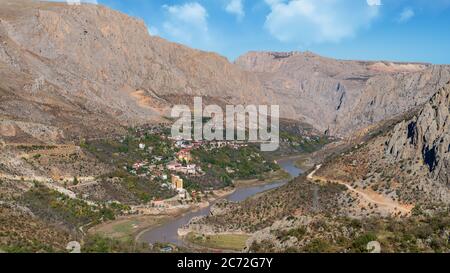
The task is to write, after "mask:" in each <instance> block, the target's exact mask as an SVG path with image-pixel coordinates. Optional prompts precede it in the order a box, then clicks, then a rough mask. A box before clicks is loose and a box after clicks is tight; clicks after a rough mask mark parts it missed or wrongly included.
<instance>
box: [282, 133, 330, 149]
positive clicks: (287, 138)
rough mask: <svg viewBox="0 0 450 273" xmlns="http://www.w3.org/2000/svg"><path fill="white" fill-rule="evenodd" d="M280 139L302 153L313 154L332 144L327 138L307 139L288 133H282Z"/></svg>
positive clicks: (314, 137)
mask: <svg viewBox="0 0 450 273" xmlns="http://www.w3.org/2000/svg"><path fill="white" fill-rule="evenodd" d="M280 139H281V140H282V141H284V142H288V143H289V144H290V145H291V146H292V147H293V148H295V149H296V150H297V151H299V152H302V153H312V152H315V151H318V150H320V149H321V148H322V147H323V146H324V145H326V144H328V143H330V140H329V139H328V138H327V137H326V136H311V137H305V136H302V135H299V134H293V133H290V132H287V131H281V132H280Z"/></svg>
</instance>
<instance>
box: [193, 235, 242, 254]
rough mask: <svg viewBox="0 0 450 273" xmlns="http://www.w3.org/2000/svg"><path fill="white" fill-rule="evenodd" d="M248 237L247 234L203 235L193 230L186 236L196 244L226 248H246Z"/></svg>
mask: <svg viewBox="0 0 450 273" xmlns="http://www.w3.org/2000/svg"><path fill="white" fill-rule="evenodd" d="M248 238H249V236H248V235H245V234H218V235H202V234H197V233H193V232H191V233H189V234H188V235H187V236H186V240H187V241H188V242H190V243H193V244H195V245H198V246H203V247H207V248H214V249H225V250H242V249H244V248H245V242H246V241H247V239H248Z"/></svg>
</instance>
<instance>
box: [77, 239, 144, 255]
mask: <svg viewBox="0 0 450 273" xmlns="http://www.w3.org/2000/svg"><path fill="white" fill-rule="evenodd" d="M149 251H150V249H149V248H148V246H147V244H145V243H137V242H134V240H132V239H130V240H117V239H113V238H107V237H103V236H101V235H89V236H87V237H86V238H85V243H84V245H83V246H82V248H81V252H83V253H143V252H149Z"/></svg>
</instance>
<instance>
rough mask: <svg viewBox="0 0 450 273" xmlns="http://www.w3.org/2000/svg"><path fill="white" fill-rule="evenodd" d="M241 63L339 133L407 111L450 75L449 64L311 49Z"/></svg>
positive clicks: (293, 108) (280, 97) (254, 55)
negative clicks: (350, 57)
mask: <svg viewBox="0 0 450 273" xmlns="http://www.w3.org/2000/svg"><path fill="white" fill-rule="evenodd" d="M236 64H237V65H239V66H240V67H242V68H243V69H245V70H247V71H252V72H254V73H256V74H257V75H258V76H259V79H260V80H261V82H262V83H263V85H264V88H266V89H268V90H271V91H272V92H274V93H276V94H277V96H276V102H277V103H279V104H280V105H283V108H289V110H288V109H284V110H285V111H287V112H295V113H298V114H299V115H300V116H302V117H304V118H305V121H306V122H308V123H310V124H313V125H314V126H316V128H317V129H320V130H322V131H326V130H329V132H330V133H331V134H338V135H349V134H350V133H352V132H355V130H358V129H362V128H365V127H367V126H369V125H371V124H374V123H376V122H379V121H382V120H384V119H388V118H391V117H393V116H395V115H399V114H401V113H404V112H406V111H408V110H410V109H412V108H414V107H415V106H417V105H420V104H421V103H424V102H426V101H427V100H428V99H429V98H430V97H431V96H432V95H433V94H434V92H436V90H437V89H438V88H439V87H442V86H443V85H444V84H445V83H446V82H447V81H448V80H449V79H450V67H449V66H437V65H430V64H420V63H390V62H361V61H341V60H334V59H329V58H325V57H321V56H318V55H315V54H313V53H310V52H304V53H300V52H290V53H276V52H250V53H248V54H246V55H244V56H242V57H240V58H239V59H238V60H236Z"/></svg>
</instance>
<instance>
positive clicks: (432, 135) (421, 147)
mask: <svg viewBox="0 0 450 273" xmlns="http://www.w3.org/2000/svg"><path fill="white" fill-rule="evenodd" d="M386 153H387V154H388V155H389V156H392V157H394V158H395V159H396V160H402V159H411V158H412V159H419V160H420V162H421V163H422V164H425V165H426V166H427V168H428V170H429V172H430V177H431V178H432V179H434V180H438V181H441V182H443V183H445V184H446V185H447V186H448V187H450V175H449V167H450V84H447V85H446V86H445V87H443V88H442V89H441V90H440V91H439V92H438V93H436V94H435V95H434V96H433V97H432V98H431V100H430V101H429V102H428V103H426V104H425V105H424V107H423V109H422V110H421V111H420V113H419V114H418V115H417V116H416V117H414V118H413V119H411V120H409V121H404V122H402V123H400V124H398V125H397V126H396V127H395V128H394V131H393V135H392V137H391V138H390V140H389V141H388V143H387V145H386Z"/></svg>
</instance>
